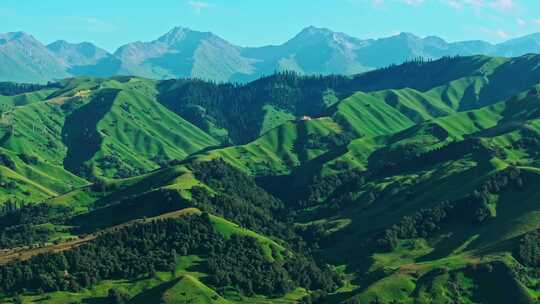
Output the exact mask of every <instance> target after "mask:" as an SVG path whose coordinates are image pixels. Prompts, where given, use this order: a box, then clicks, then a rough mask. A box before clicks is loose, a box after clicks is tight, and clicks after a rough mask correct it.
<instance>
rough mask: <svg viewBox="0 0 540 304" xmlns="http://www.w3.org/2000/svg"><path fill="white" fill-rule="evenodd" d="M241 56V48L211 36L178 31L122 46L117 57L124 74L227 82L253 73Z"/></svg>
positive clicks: (178, 29)
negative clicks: (147, 40)
mask: <svg viewBox="0 0 540 304" xmlns="http://www.w3.org/2000/svg"><path fill="white" fill-rule="evenodd" d="M240 52H241V48H240V47H237V46H234V45H232V44H230V43H229V42H227V41H225V40H223V39H221V38H220V37H218V36H216V35H214V34H212V33H207V32H206V33H205V32H196V31H192V30H190V29H186V28H181V27H177V28H174V29H173V30H171V31H169V32H168V33H167V34H165V35H163V36H161V37H160V38H159V39H157V40H154V41H151V42H135V43H130V44H127V45H125V46H122V47H120V48H119V49H118V50H117V51H116V52H115V56H116V57H117V58H119V59H120V60H121V61H122V69H121V71H120V72H121V73H122V74H130V75H139V76H144V77H149V78H158V79H163V78H178V77H185V76H193V77H200V78H205V79H212V80H216V81H227V80H230V79H231V78H234V75H235V74H237V73H240V74H252V73H253V70H252V67H251V60H249V59H247V58H245V57H243V56H242V55H241V54H240Z"/></svg>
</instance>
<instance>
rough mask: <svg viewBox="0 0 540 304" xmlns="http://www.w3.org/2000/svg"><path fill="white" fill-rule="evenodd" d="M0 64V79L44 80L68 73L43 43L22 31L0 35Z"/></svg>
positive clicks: (19, 80)
mask: <svg viewBox="0 0 540 304" xmlns="http://www.w3.org/2000/svg"><path fill="white" fill-rule="evenodd" d="M0 67H1V68H0V81H16V82H47V81H49V80H54V79H61V78H65V77H67V76H68V75H69V74H68V73H66V72H65V70H64V67H63V65H62V63H61V61H60V60H58V59H57V58H56V57H55V56H54V55H53V54H52V53H51V52H49V51H48V50H47V48H46V47H45V46H43V45H42V44H41V43H40V42H39V41H37V40H36V39H35V38H34V37H32V36H30V35H27V34H25V33H22V32H17V33H7V34H0Z"/></svg>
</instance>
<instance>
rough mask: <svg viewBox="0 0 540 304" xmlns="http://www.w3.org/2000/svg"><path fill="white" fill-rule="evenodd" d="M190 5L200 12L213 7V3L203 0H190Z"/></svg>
mask: <svg viewBox="0 0 540 304" xmlns="http://www.w3.org/2000/svg"><path fill="white" fill-rule="evenodd" d="M188 5H189V6H191V8H192V9H193V10H194V11H195V12H196V13H197V14H200V13H201V12H202V11H203V10H205V9H208V8H211V7H213V6H214V5H213V4H210V3H208V2H203V1H195V0H190V1H188Z"/></svg>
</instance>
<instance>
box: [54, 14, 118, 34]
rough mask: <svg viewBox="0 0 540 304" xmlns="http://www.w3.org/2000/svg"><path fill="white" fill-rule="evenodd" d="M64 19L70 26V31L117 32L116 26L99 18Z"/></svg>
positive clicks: (71, 17) (79, 17)
mask: <svg viewBox="0 0 540 304" xmlns="http://www.w3.org/2000/svg"><path fill="white" fill-rule="evenodd" d="M64 19H65V20H66V23H67V24H69V29H70V30H76V31H87V32H112V31H115V30H117V26H116V25H115V24H113V23H111V22H109V21H105V20H102V19H99V18H97V17H88V16H66V17H64Z"/></svg>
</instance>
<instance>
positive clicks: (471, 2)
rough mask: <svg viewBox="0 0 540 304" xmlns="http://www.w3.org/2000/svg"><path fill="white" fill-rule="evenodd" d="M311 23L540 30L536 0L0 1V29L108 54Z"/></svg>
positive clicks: (271, 36)
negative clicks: (188, 35) (186, 31)
mask: <svg viewBox="0 0 540 304" xmlns="http://www.w3.org/2000/svg"><path fill="white" fill-rule="evenodd" d="M309 25H314V26H318V27H327V28H330V29H332V30H335V31H340V32H345V33H347V34H349V35H352V36H355V37H359V38H377V37H383V36H390V35H394V34H396V33H399V32H413V33H415V34H417V35H420V36H426V35H437V36H440V37H442V38H444V39H447V40H449V41H457V40H469V39H483V40H488V41H491V42H500V41H503V40H507V39H510V38H513V37H517V36H521V35H524V34H529V33H533V32H540V0H153V1H148V0H93V1H80V0H0V32H9V31H25V32H28V33H31V34H32V35H34V36H35V37H36V38H38V39H39V40H41V41H43V42H45V43H49V42H52V41H54V40H58V39H65V40H68V41H70V42H81V41H90V42H93V43H95V44H97V45H99V46H101V47H103V48H105V49H107V50H110V51H113V50H115V49H116V48H117V47H118V46H120V45H122V44H125V43H127V42H132V41H137V40H142V41H148V40H153V39H155V38H157V37H158V36H160V35H162V34H163V33H165V32H167V31H168V30H170V29H171V28H172V27H174V26H184V27H189V28H192V29H195V30H201V31H211V32H214V33H215V34H217V35H219V36H221V37H223V38H224V39H227V40H229V41H230V42H232V43H235V44H237V45H242V46H260V45H266V44H280V43H283V42H284V41H286V40H287V39H289V38H291V37H292V36H293V35H295V34H297V33H298V32H299V31H300V30H301V29H302V28H304V27H306V26H309Z"/></svg>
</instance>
